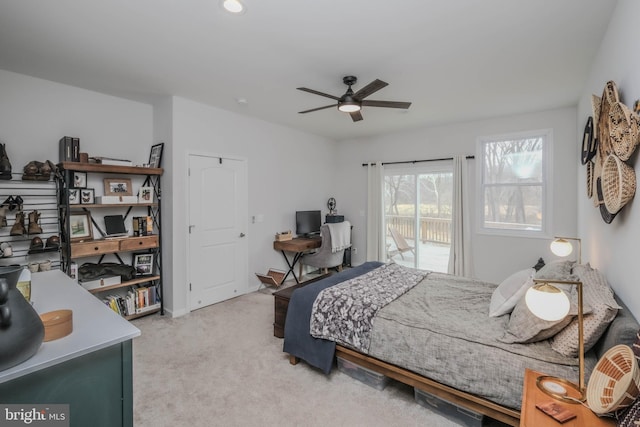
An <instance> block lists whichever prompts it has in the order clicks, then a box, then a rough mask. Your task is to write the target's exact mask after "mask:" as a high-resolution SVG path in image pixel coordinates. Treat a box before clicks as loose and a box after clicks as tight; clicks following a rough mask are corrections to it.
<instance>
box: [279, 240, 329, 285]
mask: <svg viewBox="0 0 640 427" xmlns="http://www.w3.org/2000/svg"><path fill="white" fill-rule="evenodd" d="M320 246H322V239H321V238H308V237H296V238H295V239H291V240H284V241H278V240H275V241H274V242H273V249H275V250H277V251H280V252H282V256H283V257H284V260H285V261H286V262H287V265H288V266H289V271H287V274H285V276H284V279H282V281H283V282H284V281H285V280H287V277H289V273H291V274H292V275H293V278H294V279H295V280H296V283H300V281H299V280H298V277H297V276H296V272H295V271H294V267H295V266H296V264H297V263H298V261H300V258H302V255H304V253H305V252H308V251H310V250H311V249H317V248H319V247H320ZM287 252H291V253H293V258H292V259H291V260H289V257H288V256H287Z"/></svg>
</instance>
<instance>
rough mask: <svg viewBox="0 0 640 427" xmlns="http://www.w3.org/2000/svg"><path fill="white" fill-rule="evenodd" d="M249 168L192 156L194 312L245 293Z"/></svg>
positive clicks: (241, 163) (234, 162) (242, 162)
mask: <svg viewBox="0 0 640 427" xmlns="http://www.w3.org/2000/svg"><path fill="white" fill-rule="evenodd" d="M247 193H248V190H247V163H246V161H245V160H237V159H226V158H222V159H221V158H219V157H207V156H200V155H190V156H189V257H188V259H189V280H190V286H189V289H190V296H189V301H190V303H189V305H190V309H191V310H195V309H198V308H201V307H205V306H207V305H210V304H214V303H216V302H220V301H224V300H226V299H229V298H233V297H235V296H238V295H241V294H243V293H244V292H245V290H246V289H247V283H246V282H247V268H248V267H247V258H248V253H247V252H248V251H247V247H248V245H247V237H246V236H245V234H246V227H247V210H248V202H247V199H248V196H247Z"/></svg>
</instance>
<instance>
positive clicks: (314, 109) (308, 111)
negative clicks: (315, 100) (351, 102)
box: [298, 104, 338, 114]
mask: <svg viewBox="0 0 640 427" xmlns="http://www.w3.org/2000/svg"><path fill="white" fill-rule="evenodd" d="M336 105H338V104H331V105H325V106H324V107H318V108H312V109H311V110H304V111H298V114H304V113H310V112H312V111H318V110H324V109H325V108H331V107H335V106H336Z"/></svg>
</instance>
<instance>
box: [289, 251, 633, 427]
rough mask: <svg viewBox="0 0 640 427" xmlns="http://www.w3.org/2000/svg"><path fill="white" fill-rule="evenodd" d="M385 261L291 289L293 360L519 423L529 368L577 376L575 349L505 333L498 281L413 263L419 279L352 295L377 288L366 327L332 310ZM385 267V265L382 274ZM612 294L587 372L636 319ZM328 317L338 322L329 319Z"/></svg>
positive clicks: (628, 335)
mask: <svg viewBox="0 0 640 427" xmlns="http://www.w3.org/2000/svg"><path fill="white" fill-rule="evenodd" d="M391 266H394V264H383V263H378V262H369V263H365V264H362V265H361V266H358V267H355V268H352V269H349V270H346V271H344V272H342V273H339V274H336V275H333V276H330V277H328V278H326V279H323V280H320V281H318V282H315V283H313V284H310V285H307V286H305V287H302V288H300V289H298V290H296V291H295V292H293V294H292V296H291V300H290V302H289V308H288V312H287V321H286V323H285V341H284V348H283V349H284V351H285V352H286V353H288V354H289V355H290V360H291V362H292V363H297V361H298V360H300V359H302V360H304V361H306V362H307V363H308V364H310V365H311V366H314V367H316V368H319V369H320V370H322V371H323V372H325V373H329V372H330V371H331V369H332V367H333V366H334V360H335V357H336V356H337V357H340V358H342V359H344V360H347V361H350V362H354V363H356V364H358V365H360V366H363V367H365V368H367V369H370V370H373V371H376V372H379V373H381V374H384V375H386V376H388V377H391V378H393V379H395V380H398V381H401V382H403V383H406V384H408V385H411V386H413V387H416V388H418V389H421V390H424V391H427V392H429V393H432V394H435V395H437V396H439V397H441V398H443V399H446V400H448V401H451V402H453V403H456V404H458V405H461V406H464V407H466V408H468V409H470V410H473V411H475V412H478V413H481V414H484V415H487V416H490V417H492V418H494V419H497V420H500V421H502V422H504V423H507V424H510V425H514V426H516V425H518V423H519V416H520V415H519V414H520V413H519V409H520V401H521V393H522V385H523V377H524V371H525V368H530V369H533V370H536V371H540V372H544V373H546V374H550V375H557V376H560V377H563V378H567V379H570V380H573V381H577V377H578V366H577V358H576V357H569V356H565V355H562V354H560V353H558V352H557V351H555V350H554V349H553V348H552V344H551V342H552V340H551V339H544V340H539V341H536V342H532V343H511V342H505V336H506V335H505V331H506V330H508V329H509V321H510V316H499V317H489V316H488V307H489V304H490V301H491V297H492V295H493V293H494V291H495V290H496V287H497V285H496V284H491V283H485V282H481V281H477V280H472V279H468V278H462V277H456V276H451V275H446V274H441V273H434V272H424V273H426V274H424V276H423V277H420V276H419V275H418V276H416V277H417V279H416V278H414V277H413V276H412V274H413V273H414V272H415V271H411V272H409V273H408V275H409V276H412V277H411V280H415V281H416V283H415V284H412V285H410V286H407V285H406V284H405V285H404V286H403V287H401V288H398V289H396V290H393V291H392V292H390V293H391V294H398V295H395V298H393V300H392V301H391V302H389V303H386V301H385V302H384V303H382V304H380V303H379V302H378V301H376V300H375V298H377V295H378V294H379V293H381V289H375V288H374V290H373V291H372V293H371V294H370V295H369V294H366V291H362V290H358V292H356V293H357V294H358V295H360V294H365V295H364V296H362V299H364V300H367V301H370V300H371V299H372V298H374V301H373V303H370V304H369V305H373V306H377V305H381V307H377V308H376V310H375V313H374V315H373V317H372V319H371V320H370V321H369V324H370V330H368V331H367V333H366V334H367V337H366V338H363V337H362V334H360V335H358V334H354V333H353V329H355V330H357V331H360V330H361V329H362V328H361V326H360V324H359V323H357V322H358V319H360V318H361V317H363V316H362V314H361V313H359V314H357V315H355V316H354V318H357V319H355V320H354V319H352V318H349V319H347V320H344V319H336V318H337V317H339V315H341V314H344V313H345V312H346V311H347V310H346V309H345V308H344V307H343V306H342V305H341V304H342V303H341V301H342V300H350V299H352V298H353V296H351V295H349V296H345V295H344V294H341V292H343V291H342V290H340V289H342V288H353V287H356V288H357V287H358V286H360V285H362V284H364V283H367V282H371V283H372V284H374V283H375V282H382V283H386V282H387V281H388V280H389V278H390V277H394V276H393V275H394V274H395V275H397V274H399V273H398V272H397V271H396V270H393V271H391V268H390V267H391ZM394 268H395V267H394ZM384 270H389V271H390V273H389V272H388V273H387V274H391V275H389V276H387V277H386V278H385V277H383V278H382V279H380V278H379V276H378V275H380V274H383V273H380V272H381V271H384ZM408 270H413V269H408ZM372 286H374V285H372ZM322 298H324V301H325V302H324V303H323V302H322ZM327 298H329V299H327ZM331 298H333V300H331ZM382 298H383V299H384V298H386V297H384V296H383V297H382ZM617 302H618V304H619V306H620V307H621V309H620V310H618V313H617V316H616V317H615V319H613V321H612V322H611V323H610V324H609V326H608V328H607V329H606V332H605V333H604V334H603V335H602V337H601V338H600V339H599V340H598V341H597V343H596V344H595V345H594V346H593V348H592V349H591V350H590V351H589V352H588V353H587V355H586V371H587V373H589V372H590V371H591V369H592V368H593V366H595V363H596V362H597V360H598V358H599V357H600V355H601V354H603V353H604V352H605V351H606V350H607V349H608V348H610V347H612V346H613V345H615V344H619V343H627V344H630V343H632V342H633V340H634V338H635V334H636V332H637V331H638V329H639V328H640V326H639V325H638V323H637V321H636V320H635V319H634V318H633V316H632V315H631V314H630V313H629V311H628V309H627V308H626V307H625V306H624V305H623V304H621V303H620V302H619V301H617ZM314 306H315V307H314ZM323 306H326V307H325V308H326V310H327V312H323V311H322V310H323V309H322V307H323ZM514 316H515V315H514ZM347 317H349V316H347ZM318 318H319V319H320V320H318ZM334 322H335V323H338V324H339V323H340V322H342V326H335V327H333V326H327V325H331V324H333V323H334ZM354 322H355V323H354ZM365 323H366V322H365ZM354 325H355V326H354ZM564 326H566V323H565V324H564V325H562V327H564ZM332 327H333V329H335V330H350V331H347V332H348V333H347V335H346V336H337V337H336V336H324V335H323V334H325V333H327V331H326V330H327V329H328V330H329V331H328V333H329V334H331V333H332V331H331V329H332ZM310 330H311V331H313V333H314V335H315V336H312V335H311V334H310ZM334 332H335V331H334ZM351 335H357V336H355V337H352V336H351ZM506 341H509V339H507V340H506Z"/></svg>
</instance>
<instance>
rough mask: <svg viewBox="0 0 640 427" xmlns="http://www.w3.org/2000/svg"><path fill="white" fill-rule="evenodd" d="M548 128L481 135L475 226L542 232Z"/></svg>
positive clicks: (511, 231) (496, 230) (522, 232)
mask: <svg viewBox="0 0 640 427" xmlns="http://www.w3.org/2000/svg"><path fill="white" fill-rule="evenodd" d="M551 139H552V137H551V131H548V130H547V131H537V132H527V133H523V134H517V135H506V136H501V137H488V138H480V139H479V141H478V157H479V158H480V160H481V161H480V162H479V165H480V167H479V168H478V180H477V182H478V183H479V186H480V188H479V189H478V190H479V191H478V194H479V197H480V199H481V200H480V203H479V206H480V210H479V212H480V230H481V231H483V232H486V233H494V234H507V235H535V234H540V235H546V231H547V229H548V228H549V222H550V218H549V213H548V209H547V208H548V206H549V203H548V200H549V189H550V185H549V176H548V171H549V170H550V167H549V163H550V162H549V155H548V153H549V152H550V146H551Z"/></svg>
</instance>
